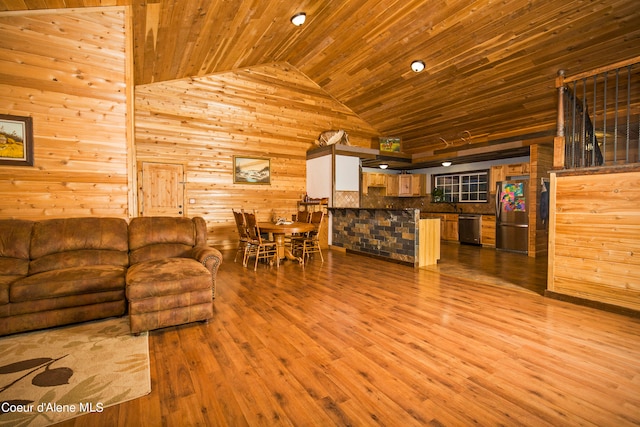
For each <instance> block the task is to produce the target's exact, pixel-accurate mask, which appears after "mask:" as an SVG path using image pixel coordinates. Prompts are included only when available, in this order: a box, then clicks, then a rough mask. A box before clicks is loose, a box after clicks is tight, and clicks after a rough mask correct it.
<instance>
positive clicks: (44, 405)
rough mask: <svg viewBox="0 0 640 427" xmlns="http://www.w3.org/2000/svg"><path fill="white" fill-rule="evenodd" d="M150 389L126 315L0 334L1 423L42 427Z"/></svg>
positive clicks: (144, 358) (139, 339)
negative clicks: (8, 334)
mask: <svg viewBox="0 0 640 427" xmlns="http://www.w3.org/2000/svg"><path fill="white" fill-rule="evenodd" d="M150 392H151V373H150V365H149V338H148V334H147V333H144V334H140V335H139V336H134V335H131V333H130V331H129V319H128V317H127V316H124V317H120V318H110V319H106V320H100V321H94V322H87V323H82V324H79V325H74V326H68V327H60V328H54V329H48V330H44V331H38V332H28V333H23V334H19V335H14V336H9V337H4V338H0V402H1V403H0V405H1V406H0V426H9V425H10V426H46V425H50V424H54V423H58V422H60V421H63V420H65V419H69V418H73V417H77V416H80V415H82V414H85V413H89V412H102V411H103V410H104V408H106V407H108V406H111V405H116V404H118V403H122V402H125V401H127V400H132V399H135V398H137V397H140V396H144V395H146V394H148V393H150Z"/></svg>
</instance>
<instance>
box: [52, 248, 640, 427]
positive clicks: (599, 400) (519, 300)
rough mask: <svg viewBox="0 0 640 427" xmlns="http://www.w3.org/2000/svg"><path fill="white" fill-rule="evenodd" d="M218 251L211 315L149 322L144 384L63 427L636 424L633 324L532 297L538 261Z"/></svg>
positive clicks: (638, 338)
mask: <svg viewBox="0 0 640 427" xmlns="http://www.w3.org/2000/svg"><path fill="white" fill-rule="evenodd" d="M445 246H446V247H445ZM446 254H448V255H446ZM454 254H457V255H456V256H457V257H458V258H457V260H458V261H457V262H453V260H452V258H453V257H454ZM233 256H234V252H233V251H231V252H229V253H226V254H225V263H224V264H223V265H222V267H221V269H220V271H219V274H218V282H217V283H218V297H217V298H216V301H215V304H214V305H215V317H214V319H212V320H211V321H210V322H209V323H208V324H202V323H196V324H191V325H185V326H181V327H173V328H167V329H165V330H160V331H153V332H151V333H150V350H151V369H152V372H151V376H152V390H153V391H152V392H151V394H150V395H148V396H145V397H143V398H140V399H136V400H133V401H131V402H126V403H123V404H121V405H117V406H115V407H109V408H107V409H105V411H104V412H103V413H101V414H89V415H84V416H81V417H78V418H76V419H74V420H70V421H68V422H65V423H62V425H68V426H116V425H120V426H129V425H136V426H160V425H165V426H195V425H201V426H208V425H211V426H219V425H220V426H245V425H246V426H260V425H263V426H272V425H282V426H329V425H339V426H347V425H352V426H369V425H384V426H399V425H401V426H423V425H433V426H443V425H446V426H461V425H472V424H478V425H490V426H493V425H510V426H511V425H516V426H517V425H526V426H562V425H566V426H573V425H596V426H614V425H615V426H625V425H626V426H631V425H638V424H640V320H639V319H635V318H630V317H625V316H622V315H619V314H613V313H609V312H604V311H599V310H596V309H593V308H588V307H583V306H578V305H573V304H570V303H567V302H563V301H557V300H553V299H548V298H544V297H543V296H542V295H540V292H538V291H537V290H536V289H538V287H539V286H540V284H536V283H535V282H536V281H538V280H544V277H545V274H546V273H544V274H543V272H541V271H539V270H540V269H541V268H543V267H544V266H540V265H539V264H540V261H539V260H537V261H536V260H533V261H532V259H530V258H528V257H526V256H523V255H516V254H509V253H506V255H505V253H495V251H491V250H481V249H479V248H473V247H460V246H459V245H454V246H452V247H448V245H443V261H442V262H441V264H440V265H439V266H438V267H437V268H431V269H413V268H411V267H407V266H403V265H398V264H393V263H389V262H383V261H378V260H375V259H372V258H367V257H362V256H357V255H346V254H342V253H339V252H336V251H328V252H325V261H324V263H320V260H319V259H318V258H316V259H312V260H311V261H310V262H309V263H308V264H307V265H306V266H305V267H304V268H302V267H301V266H299V265H297V264H295V263H291V262H284V263H283V264H282V265H281V266H280V268H279V269H276V268H275V267H268V266H266V265H259V266H258V271H257V272H254V271H253V269H248V268H243V267H242V265H241V263H240V262H238V263H234V262H233ZM444 256H448V257H449V258H448V259H446V260H445V259H444ZM491 263H494V264H495V265H493V266H491V265H490V264H491ZM456 264H457V265H456ZM469 265H470V266H472V267H473V268H475V267H478V266H480V270H479V271H480V272H481V274H476V276H477V277H478V278H479V280H468V279H467V278H466V276H469V275H473V273H472V272H469V271H470V268H469V267H467V266H469ZM438 269H439V270H441V271H442V272H441V273H439V272H438V271H435V270H438ZM492 271H499V272H500V274H501V275H503V277H506V278H507V279H506V283H498V284H491V281H492V279H491V274H493V273H492ZM541 278H542V279H541ZM529 280H531V281H532V282H534V283H521V284H522V285H523V287H521V286H518V284H517V283H513V282H518V281H520V282H523V281H529Z"/></svg>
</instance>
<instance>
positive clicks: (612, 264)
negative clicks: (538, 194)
mask: <svg viewBox="0 0 640 427" xmlns="http://www.w3.org/2000/svg"><path fill="white" fill-rule="evenodd" d="M551 191H552V193H551V203H550V206H551V212H550V214H551V215H550V219H551V222H550V236H549V239H550V244H549V273H548V284H547V286H548V288H547V289H548V290H549V291H551V292H552V293H556V294H562V295H566V296H569V297H575V298H579V299H584V300H589V301H595V302H598V303H604V304H611V305H614V306H618V307H623V308H627V309H631V310H636V311H640V257H638V253H640V212H638V206H640V171H630V172H621V173H605V174H590V175H585V174H580V175H563V174H561V173H552V174H551ZM554 200H555V205H554Z"/></svg>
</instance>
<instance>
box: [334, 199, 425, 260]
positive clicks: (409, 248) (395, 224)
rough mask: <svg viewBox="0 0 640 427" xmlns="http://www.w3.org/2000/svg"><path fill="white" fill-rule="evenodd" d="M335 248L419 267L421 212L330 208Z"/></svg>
mask: <svg viewBox="0 0 640 427" xmlns="http://www.w3.org/2000/svg"><path fill="white" fill-rule="evenodd" d="M330 210H331V214H332V230H333V231H332V236H331V237H332V246H335V247H341V248H344V249H345V250H346V251H347V252H354V253H360V254H363V255H369V256H373V257H379V258H383V259H387V260H389V261H395V262H399V263H403V264H409V265H413V266H417V265H418V255H419V248H418V244H419V238H420V236H419V222H420V210H419V209H364V208H330Z"/></svg>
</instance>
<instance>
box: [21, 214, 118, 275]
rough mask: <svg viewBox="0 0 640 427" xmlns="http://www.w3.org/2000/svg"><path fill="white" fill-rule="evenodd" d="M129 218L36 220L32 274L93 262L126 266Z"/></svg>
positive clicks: (94, 263)
mask: <svg viewBox="0 0 640 427" xmlns="http://www.w3.org/2000/svg"><path fill="white" fill-rule="evenodd" d="M128 249H129V246H128V230H127V222H126V221H125V220H124V219H122V218H64V219H48V220H44V221H39V222H36V223H35V224H34V225H33V233H32V234H31V263H30V265H29V274H36V273H41V272H44V271H51V270H59V269H62V268H72V267H84V266H91V265H115V266H122V267H126V266H128V265H129V257H128Z"/></svg>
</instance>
